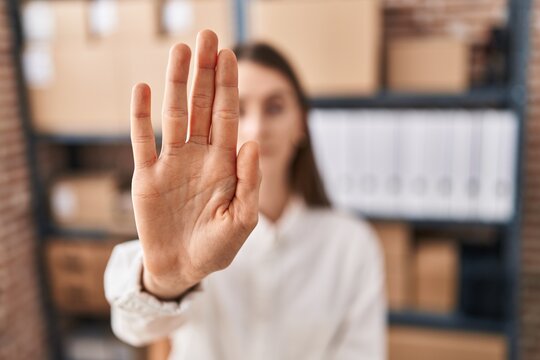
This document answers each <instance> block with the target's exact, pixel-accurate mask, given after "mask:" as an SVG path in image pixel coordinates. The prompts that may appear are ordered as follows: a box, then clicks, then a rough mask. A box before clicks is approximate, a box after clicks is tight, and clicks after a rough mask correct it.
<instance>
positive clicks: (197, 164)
mask: <svg viewBox="0 0 540 360" xmlns="http://www.w3.org/2000/svg"><path fill="white" fill-rule="evenodd" d="M217 48H218V39H217V36H216V35H215V34H214V33H213V32H212V31H210V30H204V31H201V32H200V33H199V34H198V36H197V46H196V49H197V50H196V58H195V60H196V61H195V68H196V69H195V77H194V81H193V87H192V92H191V96H190V104H189V105H188V101H187V90H186V82H187V78H188V71H189V60H190V56H191V52H190V49H189V47H187V46H186V45H184V44H178V45H175V46H174V47H173V48H172V49H171V52H170V56H169V63H168V67H167V82H166V89H165V99H164V101H163V138H162V147H161V152H160V155H159V157H158V156H157V154H156V148H155V142H154V141H155V140H154V134H153V131H152V126H151V122H150V118H149V114H150V89H149V88H148V86H147V85H145V84H138V85H136V86H135V87H134V90H133V96H132V109H131V116H132V120H131V141H132V147H133V154H134V161H135V171H134V174H133V182H132V197H133V205H134V210H135V217H136V224H137V231H138V235H139V240H135V241H130V242H127V243H123V244H120V245H118V246H117V247H116V248H115V249H114V251H113V254H112V255H111V258H110V260H109V264H108V267H107V271H106V274H105V291H106V296H107V299H108V301H109V302H110V304H111V319H112V320H111V321H112V328H113V330H114V332H115V334H116V335H117V336H118V337H119V338H120V339H122V340H124V341H125V342H127V343H130V344H132V345H144V344H148V343H151V342H154V341H156V340H158V339H161V338H164V337H170V338H171V339H172V351H171V355H170V358H171V359H197V360H204V359H235V360H238V359H257V360H259V359H280V360H281V359H370V360H376V359H383V358H385V353H386V351H385V345H386V344H385V298H384V291H383V288H384V284H383V283H384V276H383V270H382V264H381V256H380V252H379V248H378V245H377V240H376V237H375V236H374V234H373V232H372V231H371V229H370V228H369V226H368V225H367V224H366V223H365V222H363V221H362V220H360V219H358V218H357V217H354V216H352V215H349V214H347V213H345V212H342V211H336V210H332V209H331V208H330V207H329V203H328V200H327V198H326V195H325V193H324V190H323V186H322V183H321V181H320V179H319V175H318V173H317V170H316V167H315V162H314V160H313V155H312V151H311V143H310V140H309V133H308V130H307V121H306V117H307V110H308V106H307V102H306V97H305V95H304V93H303V92H302V90H301V87H300V85H299V83H298V80H297V78H296V77H295V75H294V73H293V72H292V70H291V68H290V67H289V65H288V64H287V62H286V61H285V60H284V59H283V58H282V57H281V56H280V55H279V54H278V53H277V52H275V50H273V49H272V48H270V47H268V46H265V45H261V44H252V45H244V46H239V47H237V48H236V49H235V53H233V52H232V51H230V50H226V49H225V50H222V51H220V52H219V54H218V53H217ZM235 55H236V56H235ZM188 123H189V126H188ZM188 134H189V136H188ZM187 136H188V140H187V141H186V137H187ZM237 148H239V150H238V151H237ZM259 158H260V167H259ZM261 178H262V181H261Z"/></svg>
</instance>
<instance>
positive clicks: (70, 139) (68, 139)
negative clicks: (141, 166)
mask: <svg viewBox="0 0 540 360" xmlns="http://www.w3.org/2000/svg"><path fill="white" fill-rule="evenodd" d="M34 137H35V139H36V141H38V142H49V143H55V144H63V145H122V144H129V143H130V142H131V140H130V137H129V134H126V135H58V134H41V133H35V134H34ZM158 141H160V138H158V139H156V143H157V142H158Z"/></svg>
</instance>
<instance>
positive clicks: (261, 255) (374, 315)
mask: <svg viewBox="0 0 540 360" xmlns="http://www.w3.org/2000/svg"><path fill="white" fill-rule="evenodd" d="M141 270H142V250H141V246H140V244H139V241H138V240H134V241H129V242H126V243H122V244H120V245H117V246H116V247H115V248H114V251H113V253H112V255H111V258H110V259H109V263H108V265H107V269H106V272H105V279H104V280H105V294H106V297H107V300H108V301H109V303H110V304H111V323H112V329H113V331H114V333H115V334H116V336H118V338H120V339H121V340H123V341H125V342H127V343H129V344H131V345H135V346H140V345H145V344H149V343H152V342H153V341H155V340H158V339H161V338H164V337H170V338H171V340H172V350H171V355H170V359H171V360H172V359H174V360H177V359H178V360H180V359H190V360H193V359H195V360H206V359H219V360H229V359H230V360H241V359H250V360H254V359H257V360H266V359H268V360H289V359H290V360H299V359H309V360H312V359H313V360H315V359H324V360H327V359H355V360H357V359H366V360H368V359H369V360H380V359H385V358H386V300H385V294H384V270H383V260H382V257H381V251H380V248H379V244H378V241H377V237H376V235H375V234H374V232H373V230H372V229H371V228H370V226H369V225H368V224H367V223H366V222H365V221H363V220H361V219H359V218H358V217H357V216H353V215H351V214H349V213H347V212H344V211H342V210H335V209H322V208H311V207H308V206H307V205H306V204H305V202H304V201H303V200H302V199H301V198H300V197H298V196H294V197H293V198H292V199H291V201H290V202H289V203H288V204H287V207H286V208H285V210H284V213H283V214H282V216H281V217H280V218H279V220H278V221H277V222H276V223H272V222H271V221H270V220H269V219H268V218H266V217H265V216H264V215H263V214H262V213H260V214H259V222H258V224H257V226H256V227H255V229H254V230H253V232H252V233H251V234H250V235H249V237H248V239H247V240H246V242H245V243H244V245H243V246H242V248H241V249H240V251H239V252H238V254H237V255H236V257H235V259H234V260H233V262H232V263H231V265H230V266H229V267H227V268H226V269H224V270H221V271H218V272H215V273H212V274H210V275H209V276H207V277H206V278H205V279H203V281H202V282H201V286H200V287H199V289H198V290H195V291H192V292H190V293H188V294H187V295H186V296H185V297H184V298H183V299H182V300H181V301H180V302H174V301H160V300H159V299H157V298H156V297H154V296H152V295H151V294H149V293H146V292H144V291H142V290H141V284H140V280H141Z"/></svg>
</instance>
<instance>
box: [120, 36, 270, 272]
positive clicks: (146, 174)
mask: <svg viewBox="0 0 540 360" xmlns="http://www.w3.org/2000/svg"><path fill="white" fill-rule="evenodd" d="M197 44H198V45H197V49H198V51H197V58H196V67H197V71H196V73H195V79H194V85H193V88H192V92H191V97H190V99H191V103H190V106H188V105H187V90H186V82H187V76H188V71H189V58H190V50H189V48H188V47H187V46H185V45H182V44H180V45H176V46H175V47H173V49H172V50H171V53H170V57H169V65H168V69H167V85H166V91H165V99H164V102H163V119H162V122H163V141H162V148H161V153H160V156H159V158H158V157H157V155H156V152H155V140H154V135H153V132H152V127H151V123H150V119H149V116H148V114H150V92H149V88H148V87H147V86H146V85H144V84H140V85H137V86H136V87H135V89H134V93H133V98H132V128H131V129H132V131H131V137H132V145H133V153H134V159H135V171H134V174H133V182H132V197H133V203H134V210H135V218H136V224H137V231H138V234H139V238H140V240H141V243H142V246H143V251H144V259H145V266H146V268H147V269H148V270H149V271H150V272H151V273H153V274H155V275H156V276H162V277H164V278H166V277H169V278H174V277H176V276H178V275H179V273H180V272H182V273H183V275H186V274H188V275H189V276H191V277H192V278H194V279H195V278H202V277H204V276H205V275H206V274H209V273H211V272H212V271H216V270H219V269H222V268H224V267H226V266H227V265H228V264H229V263H230V262H231V261H232V259H233V258H234V256H235V255H236V253H237V252H238V250H239V249H240V247H241V246H242V244H243V242H244V241H245V239H246V238H247V236H248V235H249V233H250V232H251V230H252V229H253V227H254V226H255V224H256V219H257V212H258V210H257V207H258V187H259V184H260V173H259V169H258V153H257V148H256V146H254V145H255V144H254V143H247V144H245V145H244V146H243V147H242V149H240V152H239V153H238V158H237V153H236V141H237V131H238V130H237V129H238V88H237V64H236V59H235V57H234V55H233V54H232V52H230V51H229V50H226V51H222V52H220V54H219V56H216V52H217V38H216V37H215V34H213V33H212V32H210V31H203V32H201V33H200V34H199V37H198V43H197ZM214 69H215V70H214ZM188 109H189V110H188ZM188 122H189V124H190V134H189V141H188V142H186V141H185V139H186V135H187V132H188ZM210 129H211V130H210ZM210 132H211V136H210Z"/></svg>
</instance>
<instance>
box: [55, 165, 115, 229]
mask: <svg viewBox="0 0 540 360" xmlns="http://www.w3.org/2000/svg"><path fill="white" fill-rule="evenodd" d="M116 188H117V185H116V178H115V176H114V174H113V173H109V172H104V173H84V174H70V175H64V176H61V177H59V178H58V179H57V180H56V181H55V182H54V184H53V185H52V188H51V194H50V196H51V212H52V215H53V218H54V220H55V222H56V223H57V224H58V225H59V226H62V227H68V228H91V229H108V228H110V227H111V225H112V223H113V218H114V213H115V212H114V209H115V203H116V201H117V199H116V196H117V190H116Z"/></svg>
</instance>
